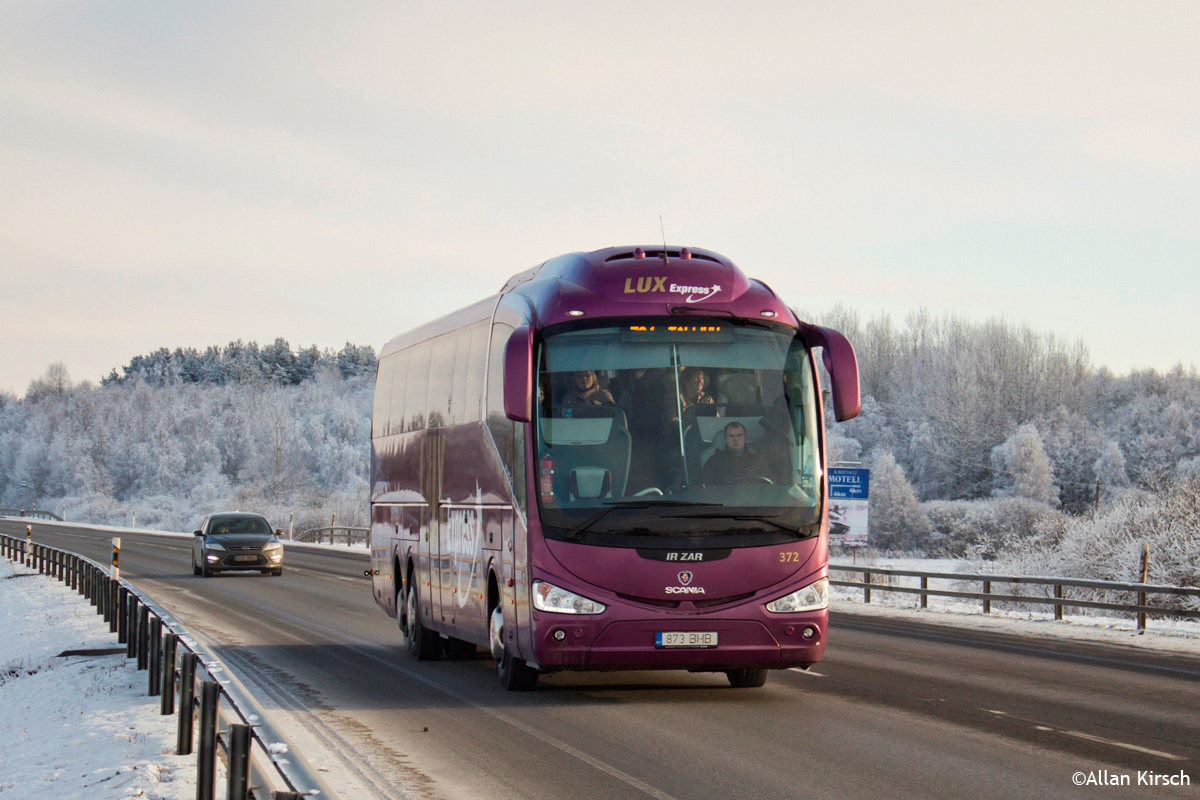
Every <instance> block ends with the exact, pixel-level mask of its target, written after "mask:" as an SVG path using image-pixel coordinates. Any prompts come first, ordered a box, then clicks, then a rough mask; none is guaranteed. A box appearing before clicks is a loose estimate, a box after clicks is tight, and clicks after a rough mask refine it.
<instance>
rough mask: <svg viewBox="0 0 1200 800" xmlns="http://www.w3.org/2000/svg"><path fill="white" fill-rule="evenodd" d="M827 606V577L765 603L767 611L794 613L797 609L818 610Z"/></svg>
mask: <svg viewBox="0 0 1200 800" xmlns="http://www.w3.org/2000/svg"><path fill="white" fill-rule="evenodd" d="M823 608H829V579H828V578H821V579H820V580H818V581H813V582H812V583H810V584H809V585H808V586H805V587H804V588H803V589H797V590H796V591H794V592H792V593H791V594H787V595H784V596H783V597H781V598H779V599H778V600H773V601H771V602H770V603H767V611H772V612H774V613H776V614H795V613H797V612H799V611H820V610H821V609H823Z"/></svg>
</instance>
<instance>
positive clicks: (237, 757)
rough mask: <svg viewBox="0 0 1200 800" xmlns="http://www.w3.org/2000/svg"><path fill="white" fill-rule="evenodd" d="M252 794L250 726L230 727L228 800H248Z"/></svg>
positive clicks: (235, 725) (226, 794) (234, 725)
mask: <svg viewBox="0 0 1200 800" xmlns="http://www.w3.org/2000/svg"><path fill="white" fill-rule="evenodd" d="M249 793H250V726H249V725H239V724H238V723H236V722H235V723H233V724H232V725H230V726H229V783H228V786H227V788H226V790H225V797H226V798H227V800H247V798H248V796H249Z"/></svg>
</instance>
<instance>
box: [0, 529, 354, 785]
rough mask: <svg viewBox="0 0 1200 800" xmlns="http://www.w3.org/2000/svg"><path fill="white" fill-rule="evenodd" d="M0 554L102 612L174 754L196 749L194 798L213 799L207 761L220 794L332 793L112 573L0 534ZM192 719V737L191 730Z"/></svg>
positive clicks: (164, 618)
mask: <svg viewBox="0 0 1200 800" xmlns="http://www.w3.org/2000/svg"><path fill="white" fill-rule="evenodd" d="M0 555H3V556H6V557H7V558H9V559H10V560H12V561H17V562H19V563H22V564H24V565H26V566H28V567H30V568H32V569H37V571H38V572H40V573H42V574H44V575H49V576H51V577H55V578H57V579H59V580H60V581H62V582H63V583H64V584H67V585H69V586H70V587H71V588H72V589H75V590H76V591H78V592H79V593H80V594H81V595H83V596H84V597H85V598H87V599H88V600H89V601H90V602H91V604H92V606H94V607H95V608H96V613H97V614H99V615H101V616H103V617H104V621H105V622H107V623H108V629H109V631H110V632H111V633H115V634H116V635H117V641H118V642H119V643H121V644H125V645H126V651H125V657H126V658H130V659H133V658H136V659H137V668H138V670H145V671H146V672H147V675H148V682H147V683H148V685H147V694H148V695H149V696H151V697H161V713H162V715H163V716H167V715H170V714H175V713H176V707H177V706H176V699H178V701H179V702H178V709H179V714H178V716H179V720H178V731H177V736H176V745H175V753H176V754H177V755H183V756H186V755H191V754H192V752H193V750H195V752H196V757H197V763H198V766H199V769H198V772H197V788H196V798H197V800H213V797H214V791H215V784H216V759H217V758H218V757H219V758H221V759H222V761H223V762H224V763H225V771H226V775H227V786H226V794H225V797H226V798H227V799H228V800H267V799H268V798H269V800H299V798H302V797H321V798H329V799H330V800H336V797H337V796H336V795H335V794H334V793H333V792H332V791H331V790H330V789H329V787H328V786H326V784H325V782H324V781H323V780H321V778H320V777H318V776H317V774H316V771H315V770H313V769H312V768H311V767H310V766H309V765H308V764H307V763H306V762H305V761H304V759H303V757H301V756H300V755H299V754H298V753H296V752H291V745H290V744H289V743H288V741H287V739H286V738H285V737H284V736H283V735H282V734H281V733H280V732H279V731H278V730H277V729H276V728H275V727H274V726H273V725H272V724H271V723H270V722H268V721H267V719H266V714H265V712H264V711H263V710H262V708H261V707H260V706H259V705H258V703H257V702H256V701H255V700H254V698H253V696H252V695H251V694H250V692H249V691H248V690H247V689H246V687H245V686H244V685H243V684H242V682H241V681H239V680H238V679H237V678H236V677H235V676H234V675H233V674H232V673H231V672H230V671H229V670H228V669H227V668H226V667H225V665H224V664H223V663H221V660H220V659H218V658H217V657H215V656H213V655H212V654H210V653H208V652H206V651H205V650H204V649H203V648H202V647H200V646H199V645H198V644H196V642H195V641H194V640H193V639H191V638H190V637H188V636H187V634H186V633H185V632H184V629H183V627H182V626H181V625H180V624H179V622H178V621H177V620H175V618H174V617H172V616H171V615H170V614H169V613H168V612H167V611H166V610H165V609H163V608H162V607H161V606H159V605H158V604H157V603H155V602H154V601H153V600H151V599H150V598H149V597H147V596H146V595H145V594H144V593H142V592H141V591H140V590H138V589H136V588H134V587H133V586H131V585H130V584H128V583H126V582H125V581H124V580H121V579H120V577H118V578H117V579H115V580H114V579H113V578H112V574H111V571H110V570H108V569H106V568H105V567H103V566H101V565H100V564H97V563H96V562H95V561H92V560H91V559H89V558H85V557H83V556H80V555H78V554H76V553H72V552H69V551H67V550H59V549H57V548H53V547H48V546H46V545H43V544H39V543H37V542H34V541H32V535H31V534H27V536H26V538H25V539H19V538H16V537H13V536H8V535H5V534H0ZM197 713H198V716H199V728H200V730H199V736H198V737H197V736H196V735H195V727H196V721H197V720H196V716H197Z"/></svg>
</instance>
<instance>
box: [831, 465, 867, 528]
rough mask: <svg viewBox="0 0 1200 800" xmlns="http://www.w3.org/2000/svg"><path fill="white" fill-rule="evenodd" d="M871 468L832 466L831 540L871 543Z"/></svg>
mask: <svg viewBox="0 0 1200 800" xmlns="http://www.w3.org/2000/svg"><path fill="white" fill-rule="evenodd" d="M870 489H871V470H869V469H850V468H847V467H830V468H829V543H830V544H840V545H843V546H846V547H866V546H867V499H868V497H869V496H870Z"/></svg>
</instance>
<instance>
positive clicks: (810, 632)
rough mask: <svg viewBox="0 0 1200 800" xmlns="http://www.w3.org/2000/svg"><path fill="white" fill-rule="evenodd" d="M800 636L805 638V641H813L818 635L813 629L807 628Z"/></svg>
mask: <svg viewBox="0 0 1200 800" xmlns="http://www.w3.org/2000/svg"><path fill="white" fill-rule="evenodd" d="M800 635H801V636H803V637H804V638H805V639H811V638H812V637H814V636H816V635H817V632H816V631H814V630H813V629H812V628H805V629H804V630H803V631H801V632H800Z"/></svg>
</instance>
